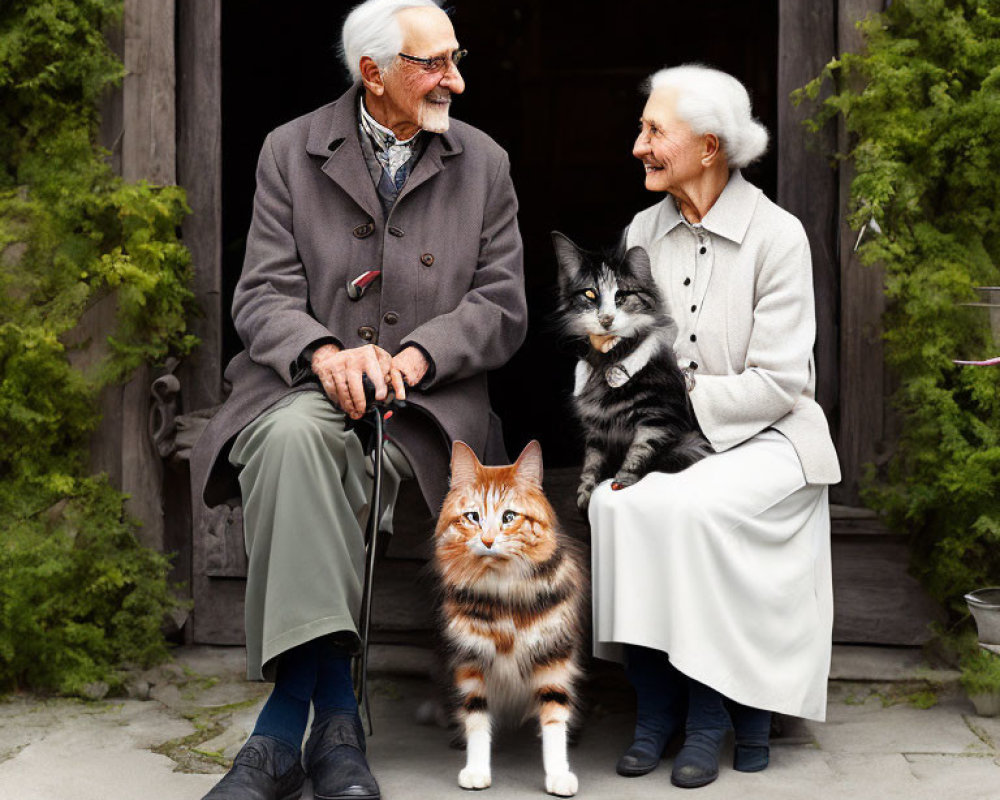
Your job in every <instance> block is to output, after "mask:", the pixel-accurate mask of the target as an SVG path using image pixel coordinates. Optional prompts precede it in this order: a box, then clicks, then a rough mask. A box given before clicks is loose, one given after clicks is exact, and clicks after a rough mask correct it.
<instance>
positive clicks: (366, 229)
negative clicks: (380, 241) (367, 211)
mask: <svg viewBox="0 0 1000 800" xmlns="http://www.w3.org/2000/svg"><path fill="white" fill-rule="evenodd" d="M374 232H375V225H374V224H373V223H371V222H366V223H364V224H363V225H358V226H357V227H356V228H355V229H354V231H353V233H354V236H355V237H356V238H358V239H364V238H365V237H367V236H371V235H372V234H373V233H374Z"/></svg>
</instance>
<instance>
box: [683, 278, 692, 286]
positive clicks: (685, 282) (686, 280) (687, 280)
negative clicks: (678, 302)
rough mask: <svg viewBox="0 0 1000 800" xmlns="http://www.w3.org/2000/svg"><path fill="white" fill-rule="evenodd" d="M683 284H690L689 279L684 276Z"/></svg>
mask: <svg viewBox="0 0 1000 800" xmlns="http://www.w3.org/2000/svg"><path fill="white" fill-rule="evenodd" d="M684 285H685V286H690V285H691V279H690V278H685V279H684Z"/></svg>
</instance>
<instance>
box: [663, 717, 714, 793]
mask: <svg viewBox="0 0 1000 800" xmlns="http://www.w3.org/2000/svg"><path fill="white" fill-rule="evenodd" d="M725 737H726V731H725V730H724V729H718V730H714V729H713V730H702V731H688V735H687V738H685V740H684V746H683V747H682V748H681V751H680V752H679V753H678V754H677V758H675V759H674V768H673V771H672V772H671V773H670V782H671V783H672V784H673V785H674V786H679V787H680V788H682V789H697V788H698V787H699V786H706V785H708V784H709V783H711V782H712V781H714V780H715V779H716V778H718V777H719V753H720V752H721V750H722V742H723V740H724V739H725Z"/></svg>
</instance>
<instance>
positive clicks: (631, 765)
mask: <svg viewBox="0 0 1000 800" xmlns="http://www.w3.org/2000/svg"><path fill="white" fill-rule="evenodd" d="M659 765H660V754H659V753H657V754H656V755H650V753H649V751H648V750H646V749H645V748H643V747H641V746H640V745H639V743H638V742H633V743H632V746H631V747H630V748H629V749H628V750H626V751H625V753H624V754H623V755H622V757H621V758H619V759H618V763H617V764H616V765H615V772H617V773H618V774H619V775H624V776H625V777H626V778H636V777H638V776H639V775H645V774H647V773H649V772H652V771H653V770H654V769H656V768H657V767H658V766H659Z"/></svg>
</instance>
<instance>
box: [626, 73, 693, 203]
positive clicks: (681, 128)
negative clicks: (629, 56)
mask: <svg viewBox="0 0 1000 800" xmlns="http://www.w3.org/2000/svg"><path fill="white" fill-rule="evenodd" d="M703 145H704V141H703V137H702V136H699V135H697V134H696V133H695V132H694V131H692V130H691V126H690V125H688V124H687V123H686V122H684V121H683V120H682V119H680V118H679V117H678V116H677V90H676V89H673V88H670V87H666V88H661V89H655V90H654V91H653V92H652V93H651V94H650V95H649V99H648V100H647V101H646V107H645V108H644V109H643V110H642V118H641V120H640V130H639V135H638V137H636V140H635V145H634V146H633V147H632V155H634V156H635V157H636V158H638V159H639V160H640V161H641V162H642V163H643V166H644V167H645V169H646V188H647V189H648V190H649V191H651V192H669V191H672V190H673V189H676V188H677V187H680V186H682V185H683V184H684V183H686V182H688V181H691V180H693V179H696V178H698V177H699V176H700V175H701V174H702V172H703V171H704V169H705V168H704V165H703V164H702V156H703Z"/></svg>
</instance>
